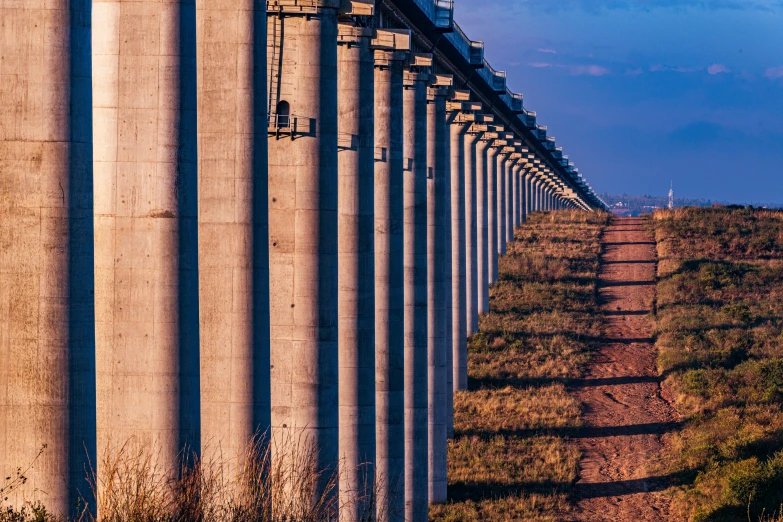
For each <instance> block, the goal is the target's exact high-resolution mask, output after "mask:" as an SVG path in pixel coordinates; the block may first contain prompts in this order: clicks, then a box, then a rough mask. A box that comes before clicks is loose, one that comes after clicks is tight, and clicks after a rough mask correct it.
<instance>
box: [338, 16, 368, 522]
mask: <svg viewBox="0 0 783 522" xmlns="http://www.w3.org/2000/svg"><path fill="white" fill-rule="evenodd" d="M338 32H339V42H340V44H339V45H338V47H337V67H338V74H337V93H338V94H337V127H338V136H339V138H338V144H339V153H338V176H339V186H338V192H337V195H338V207H337V209H338V214H337V236H338V242H339V244H338V260H337V264H338V273H339V290H338V292H339V293H338V314H339V324H338V330H339V333H338V339H339V341H338V346H339V356H338V357H339V372H338V379H339V404H340V419H339V422H340V430H339V431H340V478H339V480H340V506H341V507H340V520H341V521H344V522H359V521H360V520H366V518H367V515H368V513H370V511H371V509H372V507H373V506H372V498H373V497H372V494H373V493H374V480H375V245H374V228H375V191H374V185H375V174H374V171H375V157H374V156H375V120H374V115H375V71H374V68H375V64H374V55H373V51H372V50H371V49H370V40H371V38H372V37H373V36H374V33H375V32H374V31H373V30H372V29H368V28H364V27H355V26H354V25H353V24H348V23H341V24H340V25H339V26H338Z"/></svg>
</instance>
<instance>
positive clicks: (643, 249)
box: [573, 218, 679, 522]
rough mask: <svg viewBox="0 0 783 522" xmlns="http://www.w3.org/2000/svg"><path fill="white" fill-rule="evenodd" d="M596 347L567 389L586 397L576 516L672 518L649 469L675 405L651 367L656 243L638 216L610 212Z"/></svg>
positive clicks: (661, 480) (662, 484)
mask: <svg viewBox="0 0 783 522" xmlns="http://www.w3.org/2000/svg"><path fill="white" fill-rule="evenodd" d="M602 243H603V254H602V258H601V271H600V283H599V292H600V300H601V301H600V302H601V307H602V312H603V314H604V315H605V325H606V327H605V331H604V338H603V340H602V343H601V347H600V349H599V350H598V352H597V353H596V354H595V355H594V358H593V361H592V363H591V364H590V367H589V369H588V372H587V375H586V376H585V379H584V380H582V381H581V382H579V383H577V385H576V386H574V389H573V393H574V394H575V395H576V397H577V398H578V399H579V400H581V401H582V403H583V405H584V410H585V413H584V421H585V428H584V429H583V430H582V431H581V433H580V436H579V438H578V444H579V446H580V448H581V450H582V452H583V457H582V462H581V470H580V480H579V482H578V484H577V486H576V491H575V493H576V496H577V498H578V499H579V500H578V504H577V514H576V517H575V520H577V521H580V522H595V521H611V522H625V521H629V522H652V521H669V520H675V519H673V518H671V515H670V514H669V502H668V500H667V497H666V496H665V495H664V494H662V493H661V491H662V490H664V489H665V488H666V487H667V486H668V485H669V484H670V481H669V480H668V479H667V477H655V476H652V472H651V471H650V467H651V464H652V463H653V462H654V461H655V459H656V458H657V457H658V455H659V454H660V452H661V450H662V448H663V441H662V435H663V434H664V433H666V432H668V431H671V430H673V429H676V428H677V426H678V422H679V417H678V415H677V412H676V411H675V410H674V408H673V407H672V406H671V404H670V403H669V402H667V400H666V399H665V398H664V395H663V392H662V389H661V385H660V381H659V379H658V377H657V372H656V370H655V348H654V346H653V341H652V339H651V336H652V324H651V321H650V317H649V315H648V314H649V312H650V311H651V309H652V307H653V306H654V300H655V282H654V280H655V244H654V242H653V239H652V238H651V237H650V235H649V234H648V233H647V232H646V231H645V230H644V221H643V220H642V219H633V218H626V219H620V218H615V219H614V220H613V221H612V223H611V224H610V226H609V227H608V228H607V229H606V231H605V233H604V235H603V238H602Z"/></svg>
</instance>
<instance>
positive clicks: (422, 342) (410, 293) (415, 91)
mask: <svg viewBox="0 0 783 522" xmlns="http://www.w3.org/2000/svg"><path fill="white" fill-rule="evenodd" d="M429 77H430V75H429V74H428V73H425V72H413V71H406V72H405V74H404V85H405V92H404V97H403V118H404V124H403V126H404V141H403V157H404V162H405V167H406V168H405V173H404V192H405V196H404V198H405V217H404V219H405V221H404V234H405V247H404V251H403V257H404V262H405V328H404V334H405V520H406V522H418V521H426V520H427V516H428V504H429V503H428V495H427V493H428V488H427V479H428V473H429V472H428V468H429V465H428V441H427V431H428V430H427V393H428V386H427V381H428V379H427V341H428V339H427V318H428V313H427V141H428V139H427V82H428V81H429Z"/></svg>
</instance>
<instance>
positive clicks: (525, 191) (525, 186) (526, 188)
mask: <svg viewBox="0 0 783 522" xmlns="http://www.w3.org/2000/svg"><path fill="white" fill-rule="evenodd" d="M523 162H524V160H523ZM522 164H523V165H524V163H522ZM532 178H533V176H532V175H531V174H530V171H529V170H528V169H526V168H523V170H522V204H521V207H522V209H521V211H520V213H521V218H522V222H523V223H524V222H525V221H527V217H528V216H529V215H530V180H531V179H532Z"/></svg>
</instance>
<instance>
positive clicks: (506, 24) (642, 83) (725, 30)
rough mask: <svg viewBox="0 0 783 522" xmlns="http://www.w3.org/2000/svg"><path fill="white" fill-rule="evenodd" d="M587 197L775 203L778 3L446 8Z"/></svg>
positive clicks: (728, 0)
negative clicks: (531, 114) (544, 130)
mask: <svg viewBox="0 0 783 522" xmlns="http://www.w3.org/2000/svg"><path fill="white" fill-rule="evenodd" d="M455 4H456V7H455V17H456V19H457V22H458V23H459V24H460V26H462V28H463V29H464V30H465V32H466V33H467V34H468V36H469V37H470V38H472V39H475V40H484V42H485V43H486V57H487V59H488V60H489V62H490V63H491V64H492V65H493V67H495V68H498V69H502V70H506V71H507V72H508V81H509V86H510V87H511V89H512V90H514V91H517V92H522V93H524V95H525V107H527V108H528V109H529V110H534V111H537V113H538V120H539V123H541V124H543V125H547V126H548V127H549V134H550V135H553V136H555V137H556V138H557V142H558V145H562V146H563V147H564V151H565V153H566V154H568V155H569V156H570V157H571V159H572V160H573V161H575V163H576V165H577V166H578V167H579V170H580V172H582V173H584V174H585V175H586V176H587V178H588V179H589V181H590V183H591V185H592V186H593V187H594V188H595V189H596V191H598V192H605V191H606V192H610V193H622V192H626V193H629V194H657V195H665V194H666V193H667V192H668V189H669V181H670V180H671V181H674V188H675V193H676V194H677V196H682V197H703V198H708V199H713V200H722V201H732V202H743V203H751V202H756V203H778V204H783V0H747V1H739V0H716V1H708V0H703V1H697V0H636V1H628V0H606V1H595V0H457V1H456V2H455Z"/></svg>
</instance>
